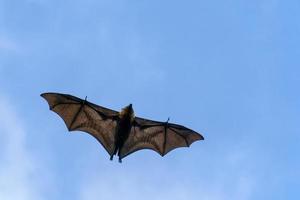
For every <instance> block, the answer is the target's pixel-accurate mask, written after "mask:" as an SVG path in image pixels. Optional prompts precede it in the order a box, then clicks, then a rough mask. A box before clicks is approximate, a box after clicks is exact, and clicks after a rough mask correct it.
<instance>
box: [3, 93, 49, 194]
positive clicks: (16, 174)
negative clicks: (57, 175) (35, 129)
mask: <svg viewBox="0 0 300 200" xmlns="http://www.w3.org/2000/svg"><path fill="white" fill-rule="evenodd" d="M0 111H1V115H0V122H1V126H0V152H1V154H0V199H2V200H9V199H14V200H42V199H44V198H43V197H42V194H41V193H42V192H41V191H42V186H41V185H42V184H41V182H42V181H41V180H39V179H38V178H37V176H38V175H37V173H38V172H39V170H38V168H42V166H41V163H39V162H38V161H37V159H35V158H34V155H33V154H32V153H31V152H30V151H29V150H28V148H27V147H26V138H27V134H26V131H25V130H24V128H23V126H22V120H21V119H20V118H19V117H18V114H17V112H16V111H15V110H14V108H13V107H12V105H11V104H10V102H9V101H8V100H7V99H5V98H3V97H1V96H0Z"/></svg>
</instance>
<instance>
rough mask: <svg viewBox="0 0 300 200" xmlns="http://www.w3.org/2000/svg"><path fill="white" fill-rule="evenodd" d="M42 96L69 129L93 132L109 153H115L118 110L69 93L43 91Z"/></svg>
mask: <svg viewBox="0 0 300 200" xmlns="http://www.w3.org/2000/svg"><path fill="white" fill-rule="evenodd" d="M41 96H42V97H43V98H45V99H46V100H47V102H48V104H49V107H50V110H52V111H54V112H56V113H57V114H58V115H59V116H60V117H61V118H62V119H63V120H64V122H65V124H66V126H67V127H68V130H69V131H75V130H78V131H84V132H87V133H89V134H91V135H92V136H94V137H95V138H96V139H97V140H98V141H99V142H100V143H101V144H102V146H103V147H104V148H105V149H106V151H107V152H108V153H109V155H112V154H113V150H114V144H115V142H114V141H115V128H116V125H117V122H116V119H117V117H118V112H116V111H114V110H110V109H107V108H104V107H101V106H98V105H95V104H93V103H90V102H88V101H86V100H83V99H80V98H77V97H74V96H72V95H68V94H59V93H43V94H41Z"/></svg>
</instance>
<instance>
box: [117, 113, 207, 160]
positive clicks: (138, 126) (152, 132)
mask: <svg viewBox="0 0 300 200" xmlns="http://www.w3.org/2000/svg"><path fill="white" fill-rule="evenodd" d="M203 139H204V138H203V136H202V135H200V134H199V133H197V132H195V131H193V130H191V129H188V128H186V127H184V126H181V125H177V124H172V123H168V122H158V121H153V120H147V119H143V118H138V117H137V118H135V124H134V126H133V127H132V129H131V133H130V134H129V138H128V139H127V141H126V142H125V144H124V146H123V147H122V149H121V153H120V156H121V158H124V157H126V156H127V155H129V154H131V153H133V152H135V151H138V150H141V149H151V150H154V151H156V152H157V153H159V154H160V155H161V156H164V155H166V154H167V153H168V152H170V151H171V150H173V149H175V148H179V147H189V146H190V145H191V144H192V143H193V142H195V141H197V140H203Z"/></svg>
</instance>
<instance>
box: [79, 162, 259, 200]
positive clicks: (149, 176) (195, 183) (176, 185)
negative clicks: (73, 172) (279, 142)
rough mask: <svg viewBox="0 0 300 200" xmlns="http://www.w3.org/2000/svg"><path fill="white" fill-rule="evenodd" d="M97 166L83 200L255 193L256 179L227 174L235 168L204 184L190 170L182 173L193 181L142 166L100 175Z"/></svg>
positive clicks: (233, 198) (228, 197)
mask: <svg viewBox="0 0 300 200" xmlns="http://www.w3.org/2000/svg"><path fill="white" fill-rule="evenodd" d="M229 157H231V156H229ZM203 162H204V161H203ZM229 162H231V161H229ZM154 165H155V164H154ZM238 165H242V164H241V163H240V164H238ZM95 166H96V165H93V167H92V168H93V169H88V170H87V169H85V170H86V171H88V172H89V173H88V175H87V176H86V177H85V178H84V180H83V181H82V183H81V184H82V186H81V191H80V194H79V195H78V196H79V199H80V200H97V199H106V200H114V199H119V198H120V197H121V198H122V199H123V200H138V199H145V200H160V199H166V200H181V199H189V200H196V199H202V200H249V199H251V194H252V193H253V189H254V185H253V182H254V179H255V178H254V179H253V178H252V177H251V176H249V174H247V173H245V172H244V170H243V169H241V170H236V172H235V173H234V174H232V176H231V175H228V174H226V173H228V172H229V171H231V168H232V167H233V168H235V167H234V166H222V167H220V168H219V170H217V171H216V169H211V174H214V176H213V177H211V178H210V179H206V178H203V180H201V178H200V179H198V178H196V177H195V176H197V173H196V172H195V171H189V169H188V167H187V168H186V169H180V170H183V171H185V173H186V176H187V177H193V178H191V179H194V180H187V178H186V177H182V176H181V175H179V174H178V172H177V171H176V169H171V167H170V166H169V168H163V167H162V168H161V167H159V166H156V167H155V169H153V166H152V167H151V166H150V167H149V166H143V165H140V167H137V168H135V169H132V168H127V166H124V167H123V166H120V168H119V167H114V166H111V169H107V168H106V167H105V166H102V168H101V170H100V171H98V172H95V170H94V167H95ZM157 168H161V169H157ZM175 168H176V167H175ZM221 168H222V169H221ZM177 170H178V169H177ZM221 171H222V173H221V174H219V173H220V172H221ZM95 174H97V175H95ZM229 183H230V186H229Z"/></svg>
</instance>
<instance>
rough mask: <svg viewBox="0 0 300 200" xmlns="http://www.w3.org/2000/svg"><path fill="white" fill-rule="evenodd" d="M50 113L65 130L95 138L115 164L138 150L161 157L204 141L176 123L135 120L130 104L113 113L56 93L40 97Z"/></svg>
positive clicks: (136, 118)
mask: <svg viewBox="0 0 300 200" xmlns="http://www.w3.org/2000/svg"><path fill="white" fill-rule="evenodd" d="M41 96H42V97H43V98H45V99H46V100H47V102H48V104H49V108H50V110H52V111H54V112H55V113H57V114H58V115H59V116H60V117H61V118H62V119H63V120H64V122H65V124H66V126H67V128H68V130H69V131H84V132H86V133H89V134H90V135H92V136H93V137H94V138H96V139H97V140H98V141H99V142H100V143H101V145H102V146H103V147H104V148H105V150H106V151H107V152H108V154H109V155H110V156H111V159H112V157H113V156H114V155H116V153H117V154H118V156H119V161H121V159H122V158H124V157H126V156H128V155H130V154H131V153H134V152H136V151H138V150H141V149H151V150H154V151H155V152H157V153H159V154H160V155H161V156H164V155H166V154H167V153H168V152H170V151H172V150H173V149H175V148H179V147H189V146H190V145H191V144H192V143H193V142H195V141H197V140H204V138H203V136H202V135H200V134H199V133H197V132H195V131H193V130H191V129H189V128H186V127H184V126H181V125H178V124H172V123H169V122H168V121H167V122H159V121H154V120H149V119H144V118H140V117H135V115H134V111H133V108H132V104H129V105H128V106H126V107H124V108H123V109H122V110H121V112H117V111H114V110H111V109H108V108H105V107H102V106H99V105H96V104H93V103H91V102H89V101H87V100H86V99H85V100H83V99H80V98H78V97H75V96H72V95H68V94H60V93H43V94H41Z"/></svg>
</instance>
